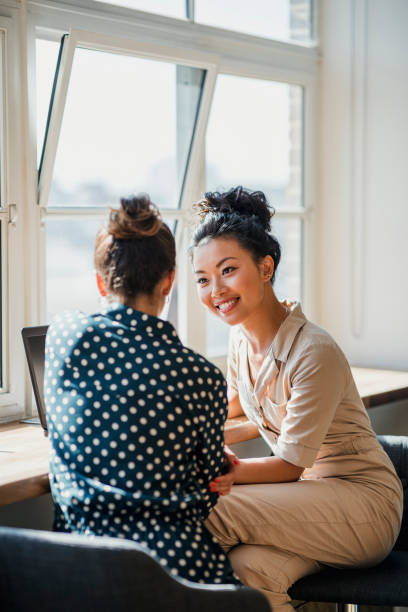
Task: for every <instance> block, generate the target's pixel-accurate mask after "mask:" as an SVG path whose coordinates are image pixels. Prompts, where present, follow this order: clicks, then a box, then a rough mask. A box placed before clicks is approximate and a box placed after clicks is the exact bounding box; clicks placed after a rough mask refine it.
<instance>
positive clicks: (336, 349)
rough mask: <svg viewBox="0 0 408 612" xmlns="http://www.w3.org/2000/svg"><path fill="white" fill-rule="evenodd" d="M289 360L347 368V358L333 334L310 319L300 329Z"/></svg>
mask: <svg viewBox="0 0 408 612" xmlns="http://www.w3.org/2000/svg"><path fill="white" fill-rule="evenodd" d="M290 357H291V361H292V362H294V363H296V362H297V363H299V362H302V363H304V362H314V363H321V364H323V363H325V362H326V363H331V364H332V365H336V364H337V365H338V366H341V367H343V368H346V369H348V368H349V364H348V361H347V358H346V356H345V354H344V352H343V350H342V349H341V348H340V346H339V344H338V343H337V342H336V340H335V339H334V338H333V336H332V335H331V334H330V333H329V332H328V331H327V330H325V329H324V328H323V327H320V326H319V325H317V324H316V323H313V322H312V321H309V320H306V323H305V324H304V325H303V327H302V328H301V329H300V331H299V334H298V336H297V338H296V339H295V342H294V343H293V346H292V351H291V354H290Z"/></svg>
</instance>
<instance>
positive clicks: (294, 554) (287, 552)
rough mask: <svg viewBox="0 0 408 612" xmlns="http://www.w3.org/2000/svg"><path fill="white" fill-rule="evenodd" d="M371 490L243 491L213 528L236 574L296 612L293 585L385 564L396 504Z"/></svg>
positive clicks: (270, 487)
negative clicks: (327, 568)
mask: <svg viewBox="0 0 408 612" xmlns="http://www.w3.org/2000/svg"><path fill="white" fill-rule="evenodd" d="M394 507H395V511H394V510H393V508H392V506H391V505H390V500H389V499H387V498H385V497H384V496H382V495H381V494H379V493H378V492H377V491H373V490H372V488H370V487H369V486H367V484H362V483H358V482H351V481H348V480H343V479H341V478H321V479H317V480H300V481H297V482H290V483H273V484H251V485H235V486H234V487H233V488H232V491H231V493H230V494H229V495H226V496H224V497H220V499H219V502H218V503H217V505H216V506H215V508H214V509H213V510H212V512H211V514H210V516H209V518H208V519H207V522H206V525H207V527H208V529H209V530H210V531H211V533H212V534H213V535H214V536H215V537H216V538H217V540H218V541H219V542H220V544H221V545H222V547H223V548H224V550H225V551H226V552H228V554H229V558H230V561H231V564H232V567H233V569H234V571H235V573H236V574H237V575H238V576H239V578H240V579H241V580H242V582H243V583H244V584H246V585H248V586H251V587H254V588H257V589H259V590H260V591H262V592H263V593H264V595H265V596H266V597H267V599H268V600H269V603H270V605H271V607H272V609H273V610H274V611H275V610H276V611H278V612H289V611H291V612H293V608H292V606H291V605H290V601H291V600H290V597H289V595H288V593H287V591H288V589H289V587H290V586H291V585H292V584H293V583H294V582H295V581H296V580H298V579H299V578H301V577H302V576H305V575H307V574H312V573H314V572H317V571H319V569H321V564H326V565H331V566H334V567H346V566H368V565H374V564H376V563H378V562H379V561H381V560H382V559H383V558H384V557H385V556H386V555H387V554H388V552H389V551H390V550H391V548H392V546H393V544H394V542H395V539H396V537H397V535H398V531H399V526H400V516H401V503H400V499H397V496H396V502H395V506H394Z"/></svg>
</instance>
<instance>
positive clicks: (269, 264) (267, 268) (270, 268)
mask: <svg viewBox="0 0 408 612" xmlns="http://www.w3.org/2000/svg"><path fill="white" fill-rule="evenodd" d="M260 270H261V274H262V278H263V280H264V281H265V282H266V283H267V282H268V283H269V282H270V280H271V278H272V276H273V272H274V270H275V262H274V261H273V258H272V257H271V255H266V257H264V258H263V259H262V261H261V263H260Z"/></svg>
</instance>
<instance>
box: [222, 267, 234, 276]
mask: <svg viewBox="0 0 408 612" xmlns="http://www.w3.org/2000/svg"><path fill="white" fill-rule="evenodd" d="M234 270H236V268H234V266H227V267H226V268H223V270H222V273H223V274H229V273H230V272H233V271H234Z"/></svg>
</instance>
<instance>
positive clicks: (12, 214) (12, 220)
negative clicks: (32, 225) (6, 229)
mask: <svg viewBox="0 0 408 612" xmlns="http://www.w3.org/2000/svg"><path fill="white" fill-rule="evenodd" d="M8 213H9V215H8V222H9V224H10V225H11V226H13V227H16V224H17V218H18V215H17V204H9V205H8Z"/></svg>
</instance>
